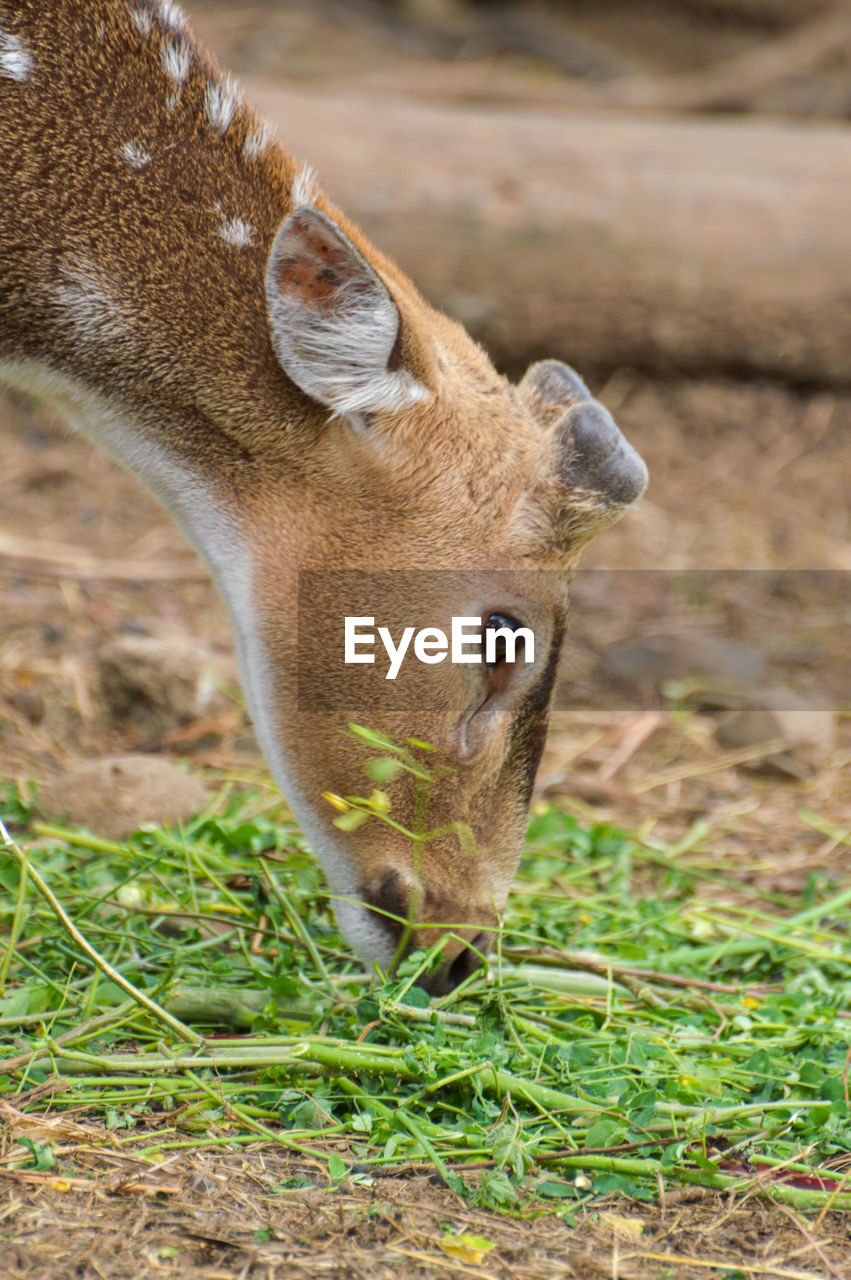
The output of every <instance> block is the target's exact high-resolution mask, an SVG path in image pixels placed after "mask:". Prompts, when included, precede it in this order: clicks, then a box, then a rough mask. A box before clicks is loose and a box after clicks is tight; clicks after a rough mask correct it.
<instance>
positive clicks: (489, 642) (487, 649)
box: [483, 613, 523, 673]
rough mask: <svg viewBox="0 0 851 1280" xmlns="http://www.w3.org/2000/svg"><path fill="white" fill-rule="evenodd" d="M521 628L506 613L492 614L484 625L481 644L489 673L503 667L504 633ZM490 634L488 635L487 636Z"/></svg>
mask: <svg viewBox="0 0 851 1280" xmlns="http://www.w3.org/2000/svg"><path fill="white" fill-rule="evenodd" d="M522 626H523V623H522V622H518V621H517V619H516V618H512V617H510V616H509V615H508V614H507V613H492V614H491V615H490V617H489V618H488V620H487V622H486V623H485V629H484V635H483V642H484V653H485V663H486V665H487V669H488V672H489V673H493V672H495V671H498V670H499V668H500V667H502V666H504V665H505V659H506V652H507V642H506V636H505V633H506V632H508V631H517V630H519V629H520V627H522ZM488 633H490V634H488Z"/></svg>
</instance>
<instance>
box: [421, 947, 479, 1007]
mask: <svg viewBox="0 0 851 1280" xmlns="http://www.w3.org/2000/svg"><path fill="white" fill-rule="evenodd" d="M488 942H489V935H488V934H487V933H477V934H476V936H475V938H473V939H472V940H471V942H470V943H469V944H465V945H464V946H463V947H462V948H461V950H460V951H459V952H458V954H457V955H456V956H454V957H453V958H452V959H451V960H448V961H447V962H446V964H443V965H441V966H440V968H439V969H438V970H437V972H436V973H432V974H430V975H429V976H428V977H424V978H423V979H422V981H421V982H420V984H419V985H420V986H423V987H425V989H426V991H428V993H429V995H433V996H445V995H447V994H448V993H449V992H450V991H454V990H455V988H456V987H460V986H461V983H462V982H466V980H467V978H469V977H470V976H471V975H472V974H474V973H475V972H476V970H477V969H480V968H481V967H482V965H483V964H484V956H485V952H486V951H487V949H488Z"/></svg>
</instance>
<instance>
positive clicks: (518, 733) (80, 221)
mask: <svg viewBox="0 0 851 1280" xmlns="http://www.w3.org/2000/svg"><path fill="white" fill-rule="evenodd" d="M0 377H2V379H3V380H4V381H5V382H7V383H8V384H10V385H11V386H13V387H16V388H19V389H22V390H24V391H26V392H28V393H31V394H32V395H34V396H37V397H41V398H44V397H46V398H48V399H49V400H51V401H53V402H55V403H58V405H59V406H60V407H61V409H62V410H64V412H65V413H66V415H67V417H68V418H69V419H70V421H71V422H72V423H73V424H74V425H75V426H76V427H77V428H79V430H80V431H82V432H84V433H85V434H86V435H87V436H89V437H90V438H91V439H92V440H94V441H96V442H97V443H99V444H100V445H101V446H102V447H104V448H105V449H106V450H107V451H108V452H109V453H110V454H112V455H113V456H114V457H115V458H116V459H117V460H118V461H119V462H120V463H122V464H123V465H125V466H126V467H128V468H129V469H130V470H131V471H133V472H134V473H135V474H136V475H137V476H138V477H139V478H140V479H141V480H142V481H143V482H144V483H145V484H146V485H147V486H148V488H149V489H150V490H151V491H152V492H153V493H154V494H155V496H156V497H157V498H158V499H159V500H160V501H161V502H162V503H163V504H164V505H165V506H166V507H167V508H168V510H169V511H170V512H171V514H172V515H173V517H174V518H175V520H176V521H177V523H178V525H179V526H180V528H181V529H182V530H183V532H184V534H185V535H186V537H187V538H188V539H189V541H190V542H191V543H192V544H194V546H195V547H196V548H197V549H198V551H199V552H200V553H201V555H202V556H203V557H204V558H205V560H206V562H207V564H208V565H209V567H210V570H211V572H212V575H213V577H214V579H215V581H216V583H217V585H218V587H219V589H220V591H221V594H222V596H223V597H224V599H225V601H226V603H227V607H228V609H229V612H230V616H231V619H232V623H233V628H234V632H235V637H236V645H237V650H238V654H239V660H240V669H241V673H242V679H243V683H244V687H245V692H246V697H247V702H248V706H249V710H250V712H251V716H252V718H253V721H254V725H255V727H256V732H257V737H258V739H259V742H260V745H261V747H262V749H263V751H264V753H265V755H266V758H267V760H268V762H269V764H270V766H271V768H272V770H273V772H274V774H275V777H276V778H277V780H278V782H279V784H280V786H281V788H282V789H283V791H284V793H285V795H286V797H287V799H288V800H289V802H290V804H291V807H292V809H293V812H294V813H295V815H296V816H297V818H298V819H299V821H300V823H301V825H302V827H303V829H304V831H305V833H306V834H307V836H308V838H309V839H310V840H311V842H312V844H313V846H314V848H315V850H316V852H317V854H318V856H319V858H320V860H321V862H322V864H323V866H324V868H325V870H326V873H327V876H328V880H329V882H330V886H331V889H332V892H333V894H334V895H335V910H336V914H337V918H338V921H339V923H340V926H341V928H342V930H343V932H344V934H345V935H346V937H347V938H348V939H349V941H350V943H351V944H352V945H353V947H354V948H355V949H356V950H357V951H358V952H359V953H360V954H361V955H362V956H363V957H364V958H365V959H367V960H376V961H378V962H379V963H380V964H382V965H386V964H387V963H388V962H389V961H390V959H391V958H392V957H393V956H394V954H395V952H396V949H397V945H398V943H399V940H400V936H402V935H403V933H404V938H405V941H406V943H408V944H409V945H410V946H416V945H423V944H430V943H431V942H433V941H434V940H435V938H438V937H442V938H443V940H444V942H445V946H444V948H443V952H442V961H441V963H442V968H441V970H440V971H439V972H438V973H437V975H436V976H435V977H434V978H433V985H434V987H435V989H437V990H445V989H446V988H447V987H450V986H452V985H454V984H456V983H457V982H459V981H460V980H462V979H463V978H464V977H465V976H466V975H467V974H468V973H469V972H470V970H471V969H472V968H473V967H474V966H475V965H476V964H477V963H478V961H479V954H478V953H480V952H481V951H482V950H483V949H486V948H487V945H488V936H489V933H490V932H491V931H492V929H493V927H494V925H495V923H496V921H497V918H498V913H499V912H500V911H501V910H502V909H503V907H504V905H505V901H506V898H507V894H508V890H509V886H510V883H511V880H512V877H513V875H514V873H515V871H516V868H517V863H518V859H519V855H520V849H521V845H522V840H523V833H524V826H525V819H526V813H527V808H528V802H529V795H530V791H531V787H532V782H533V778H534V774H535V770H536V768H537V764H538V760H539V758H540V753H541V750H542V747H543V742H544V737H545V732H546V724H547V716H548V710H549V704H550V700H551V694H552V688H553V682H554V678H555V674H556V667H557V663H558V657H559V652H560V649H561V646H562V641H563V637H564V629H565V611H566V606H567V595H568V580H569V570H570V568H571V567H572V565H573V564H574V563H575V561H576V557H577V553H578V551H579V549H580V547H581V546H582V544H583V543H584V542H586V541H587V540H588V538H589V537H591V536H592V535H593V534H595V533H596V532H597V531H598V530H600V529H602V528H603V527H604V526H606V525H608V524H610V523H611V522H612V521H613V520H615V519H617V518H618V516H620V514H621V513H622V512H623V510H624V508H625V507H626V506H627V505H628V504H630V503H632V502H633V501H634V500H635V499H636V498H638V497H639V495H640V494H641V492H642V491H643V489H644V486H645V483H646V471H645V467H644V464H643V462H642V461H641V459H640V458H639V457H638V455H637V454H636V453H635V452H634V451H633V449H632V448H631V447H630V446H629V445H628V444H627V442H626V441H625V440H624V438H623V437H622V436H621V434H620V432H619V431H618V429H617V427H616V426H615V424H614V423H613V421H612V419H611V417H610V416H609V415H608V413H607V412H606V411H605V409H603V407H602V406H601V405H600V404H598V403H597V402H596V401H594V400H593V399H592V398H591V396H590V394H589V392H588V391H587V389H586V387H585V386H584V384H583V383H582V382H581V380H580V379H579V378H578V376H577V375H576V374H575V373H574V372H573V371H572V370H571V369H570V368H569V367H568V366H567V365H564V364H561V363H559V362H557V361H554V360H548V361H544V362H542V363H539V364H536V365H533V366H532V367H531V368H530V369H529V370H528V372H527V373H526V375H525V377H524V378H523V380H522V381H521V382H520V383H519V385H517V386H512V385H510V384H509V383H508V382H507V381H506V380H505V379H504V378H502V377H501V376H500V375H499V374H498V373H497V372H496V371H495V370H494V368H493V366H492V365H491V363H490V362H489V360H488V358H487V357H486V355H485V354H484V353H483V352H482V351H481V350H480V348H479V347H478V346H477V345H476V344H475V343H474V342H473V341H472V340H471V339H470V337H469V336H468V335H467V334H466V333H465V331H464V330H463V329H462V328H461V327H460V326H459V325H458V324H456V323H454V322H453V321H451V320H449V319H447V318H446V317H445V316H443V315H440V314H438V313H437V312H435V311H434V310H432V308H431V307H429V306H428V305H427V303H426V302H425V301H424V300H423V299H422V298H421V297H420V295H419V294H418V293H417V291H416V290H415V288H414V286H413V285H412V284H411V283H410V281H409V280H408V279H407V278H406V277H405V276H404V275H403V274H402V272H401V271H400V270H399V269H398V268H397V267H396V266H395V265H394V264H393V263H392V262H390V261H388V259H386V258H385V257H383V256H382V255H381V254H380V253H379V252H378V251H377V250H376V249H375V248H373V246H372V245H371V244H370V243H369V242H368V241H367V240H366V238H365V237H364V236H363V235H362V233H361V232H360V231H359V230H358V229H357V227H355V226H354V225H353V224H352V223H351V222H349V221H348V219H347V218H346V217H345V216H344V215H343V214H342V213H341V211H340V210H339V209H337V208H336V207H335V206H334V205H333V204H332V203H331V201H330V200H329V198H328V197H327V196H326V195H325V194H324V192H323V191H322V190H321V189H320V187H319V186H318V185H317V183H316V181H315V180H314V177H313V175H312V173H311V171H310V170H308V169H304V168H300V167H299V166H297V165H296V163H295V162H294V160H293V159H292V157H291V156H290V155H289V154H288V153H287V151H285V150H284V149H283V147H282V146H281V145H280V144H279V143H278V142H277V141H276V140H275V138H274V137H273V136H272V133H271V131H270V130H269V128H268V127H267V125H266V124H265V123H264V122H263V121H262V120H260V119H258V118H257V116H256V115H255V114H254V113H253V112H252V111H251V110H250V109H249V108H248V107H247V106H245V105H244V104H243V101H242V99H241V97H240V94H239V91H238V89H237V87H236V85H235V84H234V82H233V80H232V79H231V78H230V77H229V76H227V75H223V74H221V73H220V72H219V70H218V69H217V67H216V64H215V62H214V61H213V60H212V58H211V57H210V56H209V55H208V54H207V53H206V52H205V51H204V50H203V49H202V48H200V47H199V46H198V44H197V43H196V42H195V41H194V39H193V37H192V35H191V34H190V31H189V29H188V28H187V26H186V22H185V19H184V17H183V14H182V13H181V11H180V9H179V8H178V7H177V5H175V4H172V3H169V2H168V0H0ZM328 570H334V571H337V570H344V571H350V572H347V573H346V574H344V575H343V577H344V578H345V580H346V581H347V582H348V583H349V584H350V588H351V585H352V584H355V586H357V584H358V583H360V584H361V585H362V587H363V595H364V597H365V598H366V597H368V603H367V604H366V605H363V604H362V603H361V602H360V601H359V599H358V597H357V591H356V590H353V589H352V590H350V591H349V594H348V595H347V596H346V599H345V600H343V599H342V597H341V596H340V594H339V591H340V587H339V583H340V580H341V578H340V575H339V574H337V573H336V572H327V571H328ZM342 613H346V614H353V615H354V614H357V615H361V614H362V615H365V616H371V617H374V619H375V621H376V623H378V622H381V621H382V620H386V621H388V622H389V623H392V626H389V627H388V632H391V631H392V632H393V634H394V635H395V634H396V631H395V630H394V628H397V629H398V628H402V627H404V625H406V624H407V623H409V622H410V623H415V622H418V623H419V624H422V623H423V622H425V623H429V624H431V625H434V624H435V623H438V622H439V623H440V624H441V625H443V626H444V627H446V626H447V625H448V620H449V619H451V618H455V617H461V618H471V617H472V618H478V619H481V627H482V629H483V631H485V632H487V631H494V630H503V631H505V630H509V631H510V630H513V629H514V628H517V627H520V626H523V627H525V628H527V629H530V630H531V631H532V633H533V634H534V637H535V642H536V643H535V654H534V660H533V661H528V662H527V661H516V662H513V663H510V662H508V661H506V660H505V658H504V656H501V655H502V650H501V648H499V647H496V648H492V652H491V654H490V657H491V661H478V662H473V663H469V662H449V661H444V662H442V663H440V664H438V663H436V662H435V661H433V660H432V663H431V664H430V665H429V664H428V659H424V660H423V661H420V662H413V663H405V664H403V666H402V667H400V669H399V673H398V678H397V679H396V680H395V682H394V684H393V690H394V700H393V702H392V705H390V704H388V705H387V706H386V707H385V706H384V705H383V704H382V702H381V698H380V696H379V693H380V685H379V683H377V682H380V681H381V679H382V678H383V673H382V672H381V671H380V670H379V667H378V666H375V667H370V668H369V669H367V668H366V667H365V666H361V665H358V666H354V665H349V666H345V665H344V664H343V663H342V649H343V636H342V623H341V616H342ZM300 615H301V619H302V626H301V632H302V634H301V642H300V643H299V631H300V627H299V618H300ZM308 615H309V617H310V619H311V626H312V627H313V631H312V633H311V635H305V634H304V630H305V624H304V619H305V617H306V616H308ZM338 640H339V643H338ZM369 679H372V681H373V683H372V684H370V683H369ZM364 681H366V683H364ZM370 691H371V692H370ZM376 691H378V692H376ZM315 692H322V693H323V694H324V695H328V696H325V699H324V701H323V700H322V699H321V698H318V699H314V697H313V694H314V693H315ZM355 695H356V696H355ZM364 697H366V698H367V707H371V709H372V711H373V713H374V714H373V715H372V717H371V718H367V715H366V713H365V712H363V711H361V714H360V715H359V717H358V718H359V719H360V720H361V722H362V723H366V724H368V725H370V726H372V727H375V728H378V729H382V730H384V731H385V732H387V733H388V734H390V735H391V736H392V737H393V738H394V739H395V740H397V741H398V740H400V739H402V738H404V737H406V736H415V737H416V738H418V739H425V740H426V741H427V742H429V743H430V744H432V746H433V747H434V748H436V752H435V753H433V754H432V755H430V756H429V757H428V759H429V761H439V762H440V764H441V768H440V769H436V770H434V775H435V777H436V778H437V780H436V781H435V783H434V786H433V788H432V794H431V795H430V797H429V806H430V808H429V815H428V826H429V828H430V829H434V830H435V831H436V832H437V834H435V835H434V836H433V837H432V838H430V839H429V840H428V841H427V843H426V844H425V846H424V848H423V849H422V857H421V859H419V865H417V859H416V858H415V857H414V855H413V852H412V849H413V845H412V843H411V841H410V840H408V839H406V838H405V837H404V836H402V835H400V833H399V831H398V830H397V829H396V828H395V827H394V826H392V825H391V824H390V823H387V822H380V821H370V822H368V823H367V824H366V825H365V826H363V827H361V828H360V830H357V831H351V832H349V833H345V832H342V831H340V830H339V829H338V827H336V826H335V825H334V818H335V816H338V815H336V812H335V810H334V809H333V808H332V806H331V805H330V804H328V802H327V801H326V800H325V799H323V798H322V793H323V792H329V791H330V792H332V793H347V792H348V793H358V794H359V793H360V792H361V791H362V790H363V788H364V783H363V778H362V773H361V770H362V767H363V766H364V763H365V761H366V759H367V758H368V754H369V753H368V752H367V751H366V749H365V748H364V747H363V746H361V745H358V744H357V743H356V742H353V741H352V740H351V739H350V738H347V737H346V736H345V735H344V734H343V733H342V732H341V729H344V728H345V725H346V723H347V720H348V719H349V718H351V717H350V715H349V709H350V706H351V705H352V704H353V703H357V704H358V706H360V707H361V708H362V707H363V705H364V704H363V698H364ZM413 750H414V751H415V752H416V750H417V748H413ZM423 758H425V756H423ZM438 774H439V775H440V776H439V778H438ZM387 792H388V794H389V797H390V800H391V803H392V805H393V808H392V817H393V820H394V821H395V820H397V819H398V821H399V824H400V825H401V826H403V827H404V826H405V824H406V822H407V823H410V822H411V821H412V816H411V815H412V809H413V807H414V799H413V791H412V779H411V777H410V775H409V774H408V773H406V772H404V771H403V772H402V773H401V774H400V775H399V776H398V777H397V778H396V779H395V780H393V781H392V782H389V783H388V784H387ZM462 832H463V833H464V834H465V835H466V836H467V837H468V838H467V839H465V840H462V839H461V835H460V833H462ZM406 922H407V927H406Z"/></svg>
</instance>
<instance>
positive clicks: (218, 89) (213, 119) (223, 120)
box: [204, 75, 242, 135]
mask: <svg viewBox="0 0 851 1280" xmlns="http://www.w3.org/2000/svg"><path fill="white" fill-rule="evenodd" d="M241 100H242V98H241V94H240V92H239V88H238V87H237V84H236V81H235V80H234V79H233V77H232V76H230V75H228V76H226V77H225V80H224V83H223V84H215V83H213V82H211V83H210V84H208V85H207V92H206V94H205V95H204V108H205V110H206V112H207V119H208V120H209V121H210V124H211V125H212V126H213V128H214V129H215V131H216V133H220V134H222V135H224V134H226V133H227V131H228V129H229V128H230V126H231V122H232V120H233V118H234V116H235V115H236V110H237V107H238V106H239V104H240V102H241Z"/></svg>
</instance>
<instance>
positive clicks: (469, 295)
mask: <svg viewBox="0 0 851 1280" xmlns="http://www.w3.org/2000/svg"><path fill="white" fill-rule="evenodd" d="M247 88H248V90H249V92H250V95H251V96H252V97H253V98H254V100H255V101H256V102H258V103H259V105H260V106H261V108H262V109H263V110H264V111H265V112H266V113H267V114H268V115H269V117H270V118H271V119H272V121H273V122H274V123H275V124H276V125H277V126H278V127H279V130H280V133H281V136H282V137H283V138H284V140H285V141H286V143H287V145H288V146H290V147H291V148H292V149H293V150H294V151H295V152H296V153H297V154H298V155H300V156H303V157H307V158H309V159H310V161H311V163H313V164H315V165H316V166H317V167H318V169H319V172H320V177H321V179H322V181H323V184H324V186H325V187H326V189H327V190H328V191H329V192H330V193H331V195H332V196H333V197H334V198H335V199H337V200H338V201H339V203H340V204H341V205H342V206H343V207H344V208H345V209H346V211H347V212H349V213H350V214H351V215H352V216H353V217H355V218H356V219H357V220H358V221H360V222H361V223H362V225H363V226H364V227H365V229H366V230H367V231H368V232H369V234H370V235H372V236H373V238H374V239H375V240H376V241H377V243H378V244H379V245H380V246H381V247H382V249H384V250H385V251H386V252H388V253H389V254H390V255H391V256H393V257H395V258H396V259H397V260H398V261H399V263H400V264H401V265H402V266H403V267H404V268H405V269H406V270H407V271H408V272H409V273H410V274H411V275H412V276H413V277H414V279H415V280H416V281H417V283H418V284H419V286H420V287H421V288H422V290H423V291H424V293H425V294H426V295H427V296H428V297H429V298H430V299H431V300H432V301H433V302H434V303H435V304H436V305H438V306H440V307H441V308H443V309H444V310H446V311H448V312H450V313H452V314H454V315H456V316H457V317H458V318H459V319H461V320H463V321H464V322H465V323H466V324H467V325H468V327H469V328H470V329H471V330H472V331H473V332H474V333H475V334H476V336H477V337H478V338H479V339H480V340H481V341H482V342H483V343H484V344H485V345H486V346H487V347H488V348H489V349H490V350H491V351H492V352H493V353H494V355H495V356H496V358H497V360H498V361H500V362H501V363H502V364H503V366H504V367H507V368H509V369H510V370H512V371H515V370H516V369H517V368H518V367H519V366H521V365H525V363H526V362H528V361H529V360H532V359H537V358H540V357H542V356H546V355H559V356H564V357H566V358H569V359H571V360H573V361H574V362H575V363H577V364H579V365H581V367H582V368H583V369H585V370H587V371H589V372H591V373H593V372H594V371H599V372H600V373H601V374H603V373H605V372H607V371H610V370H611V369H613V368H616V367H619V366H623V365H628V366H633V367H635V368H639V369H642V370H645V371H647V372H649V373H653V374H658V375H662V376H670V375H678V374H682V375H687V376H698V375H710V376H712V375H731V376H741V377H767V378H776V379H780V380H783V381H786V382H788V383H790V384H793V385H794V384H797V385H801V384H804V385H827V386H839V387H844V386H848V385H849V383H851V365H849V351H851V285H850V284H849V282H851V237H849V235H848V231H847V226H848V210H849V208H851V132H849V131H848V130H847V128H843V127H842V126H830V125H809V124H802V123H795V124H784V123H782V122H778V121H766V120H753V119H741V118H736V119H725V118H717V117H713V118H709V119H703V118H697V117H695V118H685V119H666V118H658V117H654V118H648V117H646V116H642V117H640V118H637V117H636V118H633V117H630V116H627V115H619V114H609V113H602V112H598V113H590V112H588V113H584V114H578V113H575V112H568V111H557V110H552V111H541V110H529V111H518V110H506V109H502V108H498V107H493V108H483V107H481V106H476V107H458V106H453V107H448V106H444V105H434V104H433V103H428V104H424V103H421V102H412V101H396V102H392V103H391V102H389V101H388V100H387V99H383V98H381V97H377V96H374V95H370V94H363V93H360V94H358V93H354V92H345V93H344V92H342V91H337V92H334V91H333V90H329V88H328V86H327V85H325V86H323V87H322V88H321V89H314V90H309V89H305V88H299V89H298V90H293V89H291V88H287V89H282V88H280V87H278V86H270V85H269V84H268V82H263V81H255V82H253V83H250V84H248V85H247Z"/></svg>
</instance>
